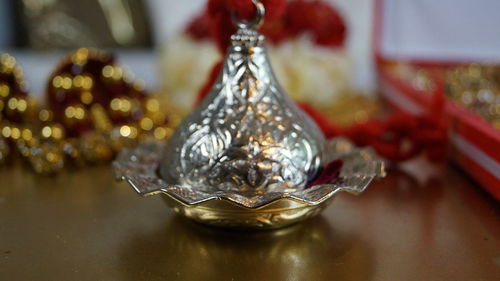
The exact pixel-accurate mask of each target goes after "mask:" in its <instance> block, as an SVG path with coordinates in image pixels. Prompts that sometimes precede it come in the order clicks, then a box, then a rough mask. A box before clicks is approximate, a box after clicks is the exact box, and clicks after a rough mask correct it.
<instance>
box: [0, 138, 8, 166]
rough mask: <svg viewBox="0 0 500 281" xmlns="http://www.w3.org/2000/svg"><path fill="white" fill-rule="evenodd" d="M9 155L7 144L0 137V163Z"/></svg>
mask: <svg viewBox="0 0 500 281" xmlns="http://www.w3.org/2000/svg"><path fill="white" fill-rule="evenodd" d="M8 155H9V146H8V145H7V142H5V140H4V139H3V138H2V137H0V164H3V163H5V161H6V159H7V156H8Z"/></svg>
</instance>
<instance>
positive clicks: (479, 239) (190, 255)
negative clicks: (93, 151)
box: [0, 163, 500, 281]
mask: <svg viewBox="0 0 500 281" xmlns="http://www.w3.org/2000/svg"><path fill="white" fill-rule="evenodd" d="M406 170H408V171H411V173H407V172H404V171H391V172H390V174H389V176H388V177H387V178H386V179H384V180H381V181H378V182H376V183H375V184H373V185H372V186H370V188H369V189H368V190H367V191H366V192H365V193H364V194H362V195H361V196H359V197H356V196H352V195H349V194H342V195H339V196H338V198H336V199H335V200H334V201H333V204H332V205H331V206H330V207H328V208H327V209H326V210H325V212H324V213H323V214H322V215H321V216H319V217H316V218H314V219H312V220H309V221H306V222H304V223H301V224H297V225H294V226H291V227H288V228H285V229H281V230H277V231H267V232H241V231H240V232H237V231H236V232H235V231H224V230H219V229H214V228H208V227H204V226H200V225H197V224H194V223H190V222H187V221H184V220H183V219H181V218H179V217H177V216H175V215H173V214H172V212H171V211H170V210H168V209H167V207H166V206H165V205H164V203H163V201H161V199H160V198H158V197H148V198H140V197H138V196H137V195H136V194H135V193H134V192H133V191H132V190H131V189H130V188H129V187H128V186H127V185H126V184H124V183H115V182H114V180H113V177H112V174H111V171H110V168H109V167H108V166H101V167H92V168H85V169H81V170H78V171H66V172H63V173H62V174H59V175H57V176H55V177H44V176H38V175H35V174H33V173H32V172H30V171H29V170H27V168H22V167H16V168H3V169H0V280H134V281H137V280H236V281H237V280H308V281H309V280H311V281H315V280H329V281H330V280H468V281H469V280H500V279H499V278H500V215H499V213H500V212H499V207H498V203H496V202H495V201H493V200H492V199H491V198H490V197H488V195H487V194H485V193H484V192H483V191H481V190H480V189H479V188H478V187H476V186H475V185H474V183H472V182H470V181H469V180H468V179H467V178H466V177H464V176H462V175H461V172H459V171H457V170H454V169H451V168H428V164H426V163H412V164H410V165H409V166H408V167H406ZM428 171H431V172H430V173H429V172H428ZM412 174H413V175H412Z"/></svg>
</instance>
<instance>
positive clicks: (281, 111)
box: [114, 0, 384, 228]
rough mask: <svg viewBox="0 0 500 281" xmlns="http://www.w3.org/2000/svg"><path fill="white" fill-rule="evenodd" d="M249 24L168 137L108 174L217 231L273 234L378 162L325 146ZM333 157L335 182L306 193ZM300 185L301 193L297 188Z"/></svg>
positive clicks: (350, 149) (364, 180) (355, 187)
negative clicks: (229, 229) (197, 101)
mask: <svg viewBox="0 0 500 281" xmlns="http://www.w3.org/2000/svg"><path fill="white" fill-rule="evenodd" d="M253 3H254V4H255V6H256V8H257V15H256V18H255V19H254V20H253V21H252V22H238V21H237V20H235V24H236V25H237V27H238V31H237V32H236V33H235V34H234V35H233V36H232V37H231V46H230V47H229V49H228V52H227V54H226V58H225V61H224V66H223V70H222V71H221V73H220V74H219V77H218V80H217V82H216V83H215V84H214V86H213V87H212V89H211V91H210V93H209V94H208V96H207V97H206V98H205V99H204V101H203V102H202V103H201V105H200V106H198V108H197V109H195V111H194V112H192V113H191V114H190V115H189V116H187V117H186V118H185V119H184V120H183V122H182V123H181V125H180V126H179V127H178V128H177V130H176V131H175V133H174V134H173V136H172V137H171V138H170V140H169V141H168V142H167V143H166V144H164V143H149V144H143V145H140V146H139V147H137V148H136V149H135V150H133V151H123V152H122V153H121V154H120V155H119V157H118V158H117V160H116V161H115V162H114V169H115V174H116V176H117V178H119V179H124V180H126V181H128V182H129V183H130V184H131V185H132V186H133V187H134V188H135V189H136V191H137V192H139V193H140V194H142V195H150V194H157V193H161V194H163V195H164V198H165V200H166V201H167V204H168V205H169V206H171V207H172V208H173V210H174V211H176V212H178V213H180V214H182V215H184V216H186V217H189V218H191V219H194V220H196V221H200V222H204V223H208V224H212V225H218V226H226V227H245V228H276V227H280V226H284V225H287V224H290V223H293V222H296V221H299V220H302V219H305V218H307V217H310V216H313V215H315V214H317V213H318V212H319V211H320V210H321V209H322V208H324V207H325V206H326V203H327V202H329V201H330V200H328V199H330V198H331V197H332V196H333V195H334V194H335V193H337V192H338V191H341V190H347V191H350V192H354V193H359V192H361V191H363V190H364V189H365V188H366V186H367V185H368V184H369V182H370V181H371V180H372V179H373V178H374V177H377V176H383V175H384V171H383V163H382V162H381V161H379V160H378V159H377V157H376V155H375V154H374V153H373V152H372V151H371V150H369V149H366V150H359V149H357V148H355V147H354V146H353V145H352V144H351V143H349V142H348V141H347V140H345V139H337V140H334V141H332V142H330V143H327V142H326V141H325V139H324V136H323V134H322V133H321V131H320V129H319V128H318V127H317V126H316V124H315V123H314V122H313V121H312V120H311V119H310V118H309V117H308V116H307V115H306V114H305V113H304V112H302V111H301V110H300V109H299V108H298V107H297V106H296V105H295V103H294V102H293V101H292V100H291V99H290V98H289V97H288V96H287V95H286V94H285V93H284V91H283V90H282V89H281V87H280V85H279V83H278V82H277V80H276V78H275V76H274V74H273V71H272V68H271V66H270V64H269V60H268V57H267V53H266V49H265V46H264V36H263V35H261V34H259V33H258V32H257V29H258V27H259V26H260V25H261V23H262V19H263V16H264V6H263V5H262V3H260V2H259V1H257V0H253ZM337 158H342V159H343V161H344V165H343V167H342V169H341V172H340V176H339V178H338V179H337V180H336V181H335V182H333V183H328V184H321V185H317V186H312V187H308V186H307V185H308V183H310V182H311V181H312V180H313V179H314V178H315V177H316V176H317V175H318V173H319V171H320V170H321V168H322V166H325V165H326V164H328V163H329V162H330V161H332V160H334V159H337ZM306 187H307V188H306Z"/></svg>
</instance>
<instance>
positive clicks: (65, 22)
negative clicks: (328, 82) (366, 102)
mask: <svg viewBox="0 0 500 281" xmlns="http://www.w3.org/2000/svg"><path fill="white" fill-rule="evenodd" d="M205 2H206V1H205V0H185V1H175V0H87V1H77V0H64V1H62V0H20V1H14V0H0V51H1V52H9V53H11V54H12V55H14V56H15V57H16V59H17V61H18V63H19V64H20V66H21V67H22V68H23V70H24V72H25V76H26V80H27V85H28V89H29V90H30V92H31V93H32V94H33V95H34V96H41V95H42V92H43V89H44V84H45V82H46V79H47V77H48V76H49V74H50V72H51V71H52V70H53V68H54V67H55V64H56V63H57V62H58V60H59V59H60V58H61V56H62V55H63V54H64V53H66V52H68V51H70V50H74V49H76V48H79V47H97V48H105V49H108V50H112V51H114V52H115V53H116V54H117V55H118V59H119V61H120V62H121V63H122V64H123V65H126V66H127V67H128V68H130V69H131V70H132V71H133V72H134V73H135V74H136V75H137V77H138V78H141V79H144V80H145V82H146V87H147V88H148V89H156V88H158V87H161V84H162V83H161V81H162V79H163V77H164V73H163V72H164V71H163V69H165V66H164V65H162V64H163V63H168V62H164V60H158V57H162V56H161V50H162V49H164V48H165V47H166V46H167V45H168V44H173V41H175V40H177V39H178V34H179V33H180V32H181V31H183V29H184V28H185V26H186V25H187V24H188V23H189V22H190V21H191V20H192V19H193V18H194V17H195V16H196V15H197V14H199V13H200V12H201V11H202V10H203V6H204V4H205ZM326 2H329V3H330V4H332V5H333V6H334V7H335V9H337V10H338V11H339V13H340V14H341V15H342V17H343V18H344V20H345V21H346V25H347V26H348V36H347V39H346V44H345V48H346V50H347V52H348V55H349V57H350V59H351V60H352V65H353V66H354V67H352V69H353V70H352V71H354V74H353V76H352V79H350V81H349V83H352V85H353V87H354V88H355V89H359V90H361V91H363V92H370V91H373V89H374V86H375V83H374V72H373V64H372V61H373V60H372V56H371V47H370V46H371V45H370V42H371V40H372V39H371V34H372V24H371V23H372V18H373V6H374V5H373V0H326ZM350 64H351V63H350ZM167 68H168V66H167ZM200 79H203V77H200Z"/></svg>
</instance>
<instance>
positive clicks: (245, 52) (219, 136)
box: [160, 29, 324, 192]
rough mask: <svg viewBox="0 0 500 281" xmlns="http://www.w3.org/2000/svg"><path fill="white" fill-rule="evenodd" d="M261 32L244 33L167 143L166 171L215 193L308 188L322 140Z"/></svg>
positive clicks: (174, 180) (170, 176)
mask: <svg viewBox="0 0 500 281" xmlns="http://www.w3.org/2000/svg"><path fill="white" fill-rule="evenodd" d="M262 40H263V39H262V35H260V34H258V33H257V32H255V31H252V30H245V29H244V30H239V31H238V33H237V34H236V35H234V36H233V38H232V46H231V48H230V49H229V51H228V54H227V55H226V59H225V64H224V67H223V70H222V72H221V74H220V75H219V80H218V82H217V83H216V84H215V85H214V86H213V88H212V90H211V93H210V94H209V95H208V96H207V98H206V99H205V100H204V101H203V103H202V104H201V106H200V107H198V108H197V109H196V110H195V111H194V112H193V113H192V114H191V115H190V116H188V117H187V118H186V119H185V120H184V121H183V123H182V124H181V126H180V127H179V128H178V129H177V130H176V132H175V133H174V135H173V136H172V138H171V139H170V141H169V145H168V146H167V150H166V152H165V155H164V158H163V161H162V165H161V167H160V173H161V174H162V176H163V177H164V178H165V179H166V180H167V181H168V182H169V183H171V184H178V185H181V186H190V187H196V188H199V189H200V190H210V191H217V190H223V191H228V190H230V191H245V192H246V191H255V192H262V191H266V190H268V189H269V188H270V187H272V188H273V190H275V188H276V186H282V187H283V188H284V189H289V188H297V189H300V188H303V187H304V186H305V185H306V184H307V182H308V181H309V180H310V179H311V178H312V177H313V176H314V175H315V174H316V172H317V171H318V169H319V166H320V163H321V157H322V154H323V149H324V147H323V145H324V138H323V135H322V133H321V132H320V130H319V129H318V127H317V126H316V125H315V123H314V122H313V121H312V120H310V119H309V118H308V117H307V116H306V115H305V114H303V113H302V112H300V110H299V109H298V108H297V107H296V105H295V104H294V103H293V102H292V101H291V100H290V99H289V98H288V97H287V96H286V94H284V93H283V92H282V90H281V87H280V86H279V84H278V83H277V81H276V79H275V77H274V75H273V72H272V69H271V66H270V65H269V62H268V59H267V54H266V50H265V48H264V46H263V45H262Z"/></svg>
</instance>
